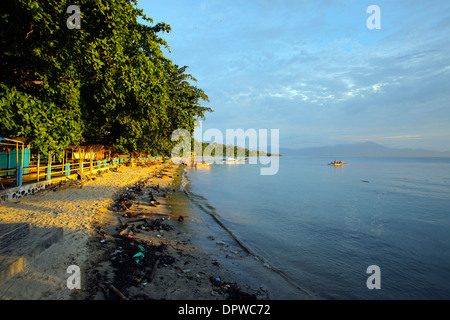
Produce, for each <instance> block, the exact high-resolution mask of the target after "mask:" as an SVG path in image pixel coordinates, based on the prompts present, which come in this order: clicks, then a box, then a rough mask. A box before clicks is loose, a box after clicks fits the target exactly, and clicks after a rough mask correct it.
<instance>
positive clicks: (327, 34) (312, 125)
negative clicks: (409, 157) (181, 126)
mask: <svg viewBox="0 0 450 320" xmlns="http://www.w3.org/2000/svg"><path fill="white" fill-rule="evenodd" d="M370 5H377V6H378V7H379V8H380V15H379V17H380V20H379V21H380V27H381V28H380V29H369V28H368V26H367V20H368V19H369V20H370V21H372V20H371V17H372V15H373V13H374V12H372V11H370V12H369V13H368V12H367V8H368V7H369V6H370ZM138 7H139V8H141V9H143V10H144V13H145V14H146V15H147V16H148V17H150V18H152V19H153V20H154V23H155V24H156V23H157V22H166V23H167V24H169V25H170V26H171V28H172V32H171V33H164V34H162V33H160V34H159V35H160V36H161V37H162V38H164V39H165V40H166V41H167V42H168V45H169V47H170V52H168V51H165V52H166V56H167V57H168V58H170V59H171V60H172V61H173V62H174V63H175V64H178V65H179V66H188V67H189V68H188V69H187V73H190V74H192V75H193V76H194V77H195V78H196V79H197V80H198V81H197V83H195V85H196V86H197V87H199V88H201V89H203V90H204V91H205V93H206V94H207V95H208V97H209V100H210V102H209V103H208V102H202V105H204V106H208V107H211V108H212V109H213V110H214V112H212V113H207V114H206V120H205V121H202V124H201V125H202V127H201V131H199V130H200V129H198V130H197V137H201V133H202V132H203V133H204V132H205V131H206V130H208V129H218V130H220V131H221V132H223V134H224V136H225V131H226V129H238V128H241V129H243V130H244V131H245V130H248V129H255V130H259V129H266V130H268V131H269V132H270V130H271V129H278V130H279V146H280V148H305V147H318V146H329V145H338V144H346V143H358V142H365V141H373V142H376V143H379V144H381V145H385V146H388V147H395V148H412V149H430V150H439V151H447V150H450V1H448V0H442V1H440V0H430V1H416V0H407V1H400V0H389V1H381V0H370V1H365V0H342V1H337V0H329V1H328V0H309V1H303V0H164V1H160V0H159V1H153V0H141V1H139V2H138ZM199 132H200V133H199Z"/></svg>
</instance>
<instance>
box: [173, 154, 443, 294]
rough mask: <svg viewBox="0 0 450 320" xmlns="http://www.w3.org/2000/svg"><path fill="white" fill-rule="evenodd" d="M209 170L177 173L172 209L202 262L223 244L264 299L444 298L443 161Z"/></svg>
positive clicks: (296, 160)
mask: <svg viewBox="0 0 450 320" xmlns="http://www.w3.org/2000/svg"><path fill="white" fill-rule="evenodd" d="M210 160H211V159H210ZM333 160H340V161H345V162H346V163H347V165H345V166H343V167H334V166H331V165H329V163H330V161H333ZM209 162H213V163H212V164H211V167H210V168H209V169H208V168H198V169H196V168H185V169H184V170H183V173H182V175H181V181H180V190H181V191H182V192H179V194H180V197H182V198H183V199H179V200H180V202H179V203H178V207H177V208H175V209H177V210H184V211H185V212H184V214H187V215H191V216H192V217H193V218H194V220H195V221H197V222H199V223H197V224H193V225H196V226H197V227H195V228H197V230H196V232H197V235H198V236H197V237H196V239H193V240H192V241H196V242H198V243H201V244H203V245H205V246H206V247H208V245H209V250H210V252H211V254H213V253H214V251H217V250H226V249H220V248H221V247H223V246H220V244H224V242H223V241H222V240H223V239H227V240H226V241H225V242H226V243H229V244H232V243H234V245H235V246H236V247H239V248H241V250H242V251H243V252H245V253H246V254H247V256H250V257H252V259H253V261H254V262H252V263H254V264H253V265H247V268H248V269H250V271H249V270H247V271H245V272H243V273H242V275H243V276H245V277H248V278H252V277H257V276H258V275H260V276H262V277H263V279H265V280H261V277H259V278H258V280H255V281H260V282H261V281H262V282H261V283H262V285H265V286H266V288H267V286H268V287H269V289H270V291H272V292H273V293H274V296H272V297H271V298H273V299H299V298H304V297H306V298H311V299H336V300H347V299H351V300H353V299H361V300H372V299H375V300H377V299H383V300H385V299H387V300H410V299H418V300H430V299H433V300H436V299H445V300H446V299H450V158H392V157H389V158H383V157H343V158H339V159H331V158H329V157H307V156H282V157H279V167H278V172H277V173H276V174H273V175H262V174H261V168H262V167H267V166H268V165H267V164H264V162H263V161H253V162H257V163H256V164H255V163H250V162H249V161H247V162H236V163H233V162H232V163H230V162H220V161H217V159H216V161H209ZM266 163H267V162H266ZM181 200H182V201H181ZM200 226H201V227H200ZM202 228H203V229H202ZM211 234H212V235H213V236H211ZM225 234H226V235H228V238H224V237H225ZM218 248H219V249H218ZM229 251H230V252H231V253H234V252H235V251H233V250H232V249H229ZM231 253H230V254H229V255H228V256H227V257H232V256H233V255H232V254H231ZM228 260H229V261H232V262H231V263H232V264H234V265H235V266H239V264H240V262H239V261H238V260H232V259H231V258H230V259H228ZM241 266H242V263H241ZM244 266H245V265H244ZM261 270H263V271H261Z"/></svg>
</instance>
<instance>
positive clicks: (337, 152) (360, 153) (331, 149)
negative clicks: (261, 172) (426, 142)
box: [280, 141, 450, 157]
mask: <svg viewBox="0 0 450 320" xmlns="http://www.w3.org/2000/svg"><path fill="white" fill-rule="evenodd" d="M280 153H281V154H283V155H301V156H330V157H344V156H345V157H450V151H433V150H423V149H406V148H405V149H398V148H389V147H385V146H382V145H379V144H377V143H375V142H371V141H369V142H363V143H354V144H341V145H336V146H326V147H313V148H301V149H289V148H280Z"/></svg>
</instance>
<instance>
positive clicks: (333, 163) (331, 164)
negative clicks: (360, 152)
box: [329, 160, 348, 167]
mask: <svg viewBox="0 0 450 320" xmlns="http://www.w3.org/2000/svg"><path fill="white" fill-rule="evenodd" d="M329 165H330V166H335V167H341V166H346V165H348V163H347V162H344V161H336V160H334V161H333V162H330V163H329Z"/></svg>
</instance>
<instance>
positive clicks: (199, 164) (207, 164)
mask: <svg viewBox="0 0 450 320" xmlns="http://www.w3.org/2000/svg"><path fill="white" fill-rule="evenodd" d="M195 167H196V168H211V163H207V162H202V163H196V164H195Z"/></svg>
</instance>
